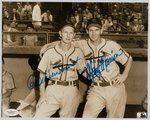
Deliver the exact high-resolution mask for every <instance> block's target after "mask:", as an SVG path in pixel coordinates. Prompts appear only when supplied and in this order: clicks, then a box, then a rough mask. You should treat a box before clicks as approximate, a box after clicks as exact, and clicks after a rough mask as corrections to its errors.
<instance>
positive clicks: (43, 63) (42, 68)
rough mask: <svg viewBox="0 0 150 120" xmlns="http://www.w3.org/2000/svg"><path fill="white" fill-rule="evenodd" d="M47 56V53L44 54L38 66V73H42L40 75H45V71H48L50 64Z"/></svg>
mask: <svg viewBox="0 0 150 120" xmlns="http://www.w3.org/2000/svg"><path fill="white" fill-rule="evenodd" d="M49 61H50V60H49V55H48V51H47V52H45V54H44V55H43V57H42V59H41V61H40V63H39V65H38V71H39V72H42V73H44V74H45V73H46V71H47V69H48V65H49V64H50V62H49Z"/></svg>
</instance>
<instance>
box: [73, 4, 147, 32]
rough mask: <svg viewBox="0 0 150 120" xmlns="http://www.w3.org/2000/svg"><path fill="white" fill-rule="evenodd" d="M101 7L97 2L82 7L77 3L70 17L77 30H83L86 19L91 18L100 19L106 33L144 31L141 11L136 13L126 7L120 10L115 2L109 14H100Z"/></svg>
mask: <svg viewBox="0 0 150 120" xmlns="http://www.w3.org/2000/svg"><path fill="white" fill-rule="evenodd" d="M101 9H102V8H100V7H99V6H98V4H93V5H89V4H87V5H86V6H84V7H82V6H80V5H78V4H77V6H76V7H75V9H74V10H73V13H72V14H71V17H70V20H71V21H72V22H73V23H74V25H75V27H76V29H77V32H85V31H86V29H85V28H86V24H87V21H88V20H89V19H91V18H98V19H100V20H101V23H102V25H103V30H104V31H105V32H106V33H108V32H113V33H118V32H123V31H128V32H141V31H145V27H144V25H143V20H142V13H136V12H133V11H132V10H131V9H127V8H124V9H123V12H121V11H120V9H119V5H117V4H115V5H114V6H113V10H112V12H110V13H109V14H102V13H101Z"/></svg>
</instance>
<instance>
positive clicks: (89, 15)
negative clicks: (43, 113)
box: [85, 8, 93, 20]
mask: <svg viewBox="0 0 150 120" xmlns="http://www.w3.org/2000/svg"><path fill="white" fill-rule="evenodd" d="M85 12H86V17H87V19H88V20H89V19H91V18H93V15H92V13H91V12H90V11H89V9H88V8H86V9H85Z"/></svg>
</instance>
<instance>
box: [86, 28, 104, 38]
mask: <svg viewBox="0 0 150 120" xmlns="http://www.w3.org/2000/svg"><path fill="white" fill-rule="evenodd" d="M87 32H88V34H89V37H90V39H91V40H92V41H97V40H99V39H100V34H101V29H100V28H98V27H95V26H91V27H90V28H89V29H88V31H87Z"/></svg>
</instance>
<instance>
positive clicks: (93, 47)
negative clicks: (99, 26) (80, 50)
mask: <svg viewBox="0 0 150 120" xmlns="http://www.w3.org/2000/svg"><path fill="white" fill-rule="evenodd" d="M105 43H106V40H105V39H104V38H101V43H100V44H99V45H98V46H95V45H93V44H92V43H91V40H90V39H88V44H89V45H90V47H91V48H92V49H93V50H94V49H95V48H96V47H97V48H98V49H101V48H102V47H103V46H104V45H105Z"/></svg>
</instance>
